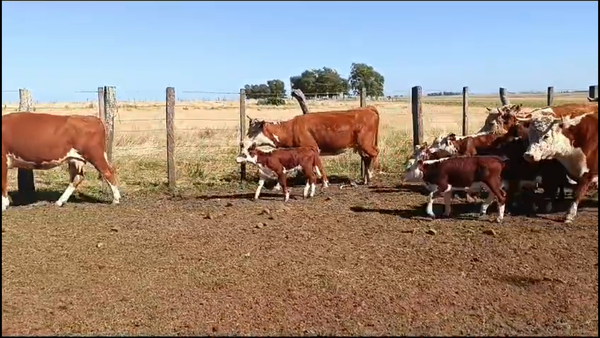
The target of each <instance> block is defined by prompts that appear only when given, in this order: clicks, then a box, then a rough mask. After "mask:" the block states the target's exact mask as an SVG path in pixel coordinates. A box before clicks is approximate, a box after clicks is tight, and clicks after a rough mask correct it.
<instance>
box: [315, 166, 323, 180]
mask: <svg viewBox="0 0 600 338" xmlns="http://www.w3.org/2000/svg"><path fill="white" fill-rule="evenodd" d="M315 174H316V175H317V177H318V178H321V177H323V175H321V170H319V167H317V166H315Z"/></svg>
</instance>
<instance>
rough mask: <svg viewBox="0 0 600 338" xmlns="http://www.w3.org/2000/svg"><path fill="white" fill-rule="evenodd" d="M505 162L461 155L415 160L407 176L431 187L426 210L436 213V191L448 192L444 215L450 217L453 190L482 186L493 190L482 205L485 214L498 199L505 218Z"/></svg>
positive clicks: (497, 159)
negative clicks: (503, 177) (434, 201)
mask: <svg viewBox="0 0 600 338" xmlns="http://www.w3.org/2000/svg"><path fill="white" fill-rule="evenodd" d="M503 168H504V162H503V160H502V159H501V158H500V157H497V156H461V157H448V158H443V159H438V160H429V161H423V160H421V159H419V160H417V161H415V162H414V163H413V165H412V167H411V168H410V169H409V170H408V171H407V172H406V174H405V175H404V180H407V181H424V182H425V184H426V186H427V189H428V190H429V200H428V203H427V209H426V212H427V214H428V215H429V216H431V217H435V214H434V213H433V198H434V194H435V193H436V192H439V193H442V194H444V204H445V210H444V216H450V212H451V201H452V193H451V192H452V190H467V189H469V188H471V189H472V188H473V187H474V186H481V187H482V188H483V189H485V190H487V191H488V192H489V195H488V198H487V199H486V200H485V201H484V202H483V204H482V205H481V213H482V214H485V213H486V212H487V209H488V207H489V206H490V204H491V203H492V202H493V201H494V198H496V200H497V201H498V218H497V219H496V221H497V222H501V221H502V219H503V218H504V208H505V202H506V198H505V193H504V191H503V190H502V177H501V175H502V169H503Z"/></svg>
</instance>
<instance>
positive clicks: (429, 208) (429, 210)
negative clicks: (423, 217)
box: [425, 190, 436, 218]
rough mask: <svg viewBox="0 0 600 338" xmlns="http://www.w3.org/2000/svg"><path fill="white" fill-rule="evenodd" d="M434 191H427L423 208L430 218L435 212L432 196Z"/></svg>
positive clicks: (433, 216)
mask: <svg viewBox="0 0 600 338" xmlns="http://www.w3.org/2000/svg"><path fill="white" fill-rule="evenodd" d="M435 193H436V191H435V190H434V191H430V192H429V196H428V197H427V207H426V208H425V212H426V213H427V216H429V217H431V218H435V214H434V213H433V198H434V195H435Z"/></svg>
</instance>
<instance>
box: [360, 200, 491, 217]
mask: <svg viewBox="0 0 600 338" xmlns="http://www.w3.org/2000/svg"><path fill="white" fill-rule="evenodd" d="M426 205H427V203H423V204H422V205H421V206H418V207H415V208H411V209H381V208H365V207H362V206H353V207H350V210H351V211H353V212H357V213H363V212H374V213H379V214H384V215H392V216H396V217H399V218H406V219H424V220H430V219H431V217H429V216H428V215H427V214H426V213H425V207H426ZM492 207H493V205H492V206H490V208H489V209H488V214H489V213H490V212H492V211H493V210H492ZM479 208H480V204H478V203H456V204H452V214H451V216H450V218H452V219H459V220H477V219H480V215H479ZM443 210H444V205H443V204H439V203H434V204H433V212H434V213H435V214H436V218H445V217H444V216H443V215H442V214H443Z"/></svg>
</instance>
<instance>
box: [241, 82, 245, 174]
mask: <svg viewBox="0 0 600 338" xmlns="http://www.w3.org/2000/svg"><path fill="white" fill-rule="evenodd" d="M245 136H246V91H245V90H244V89H243V88H242V89H240V151H241V150H242V149H243V147H244V137H245ZM244 180H246V163H242V164H240V181H244Z"/></svg>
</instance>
